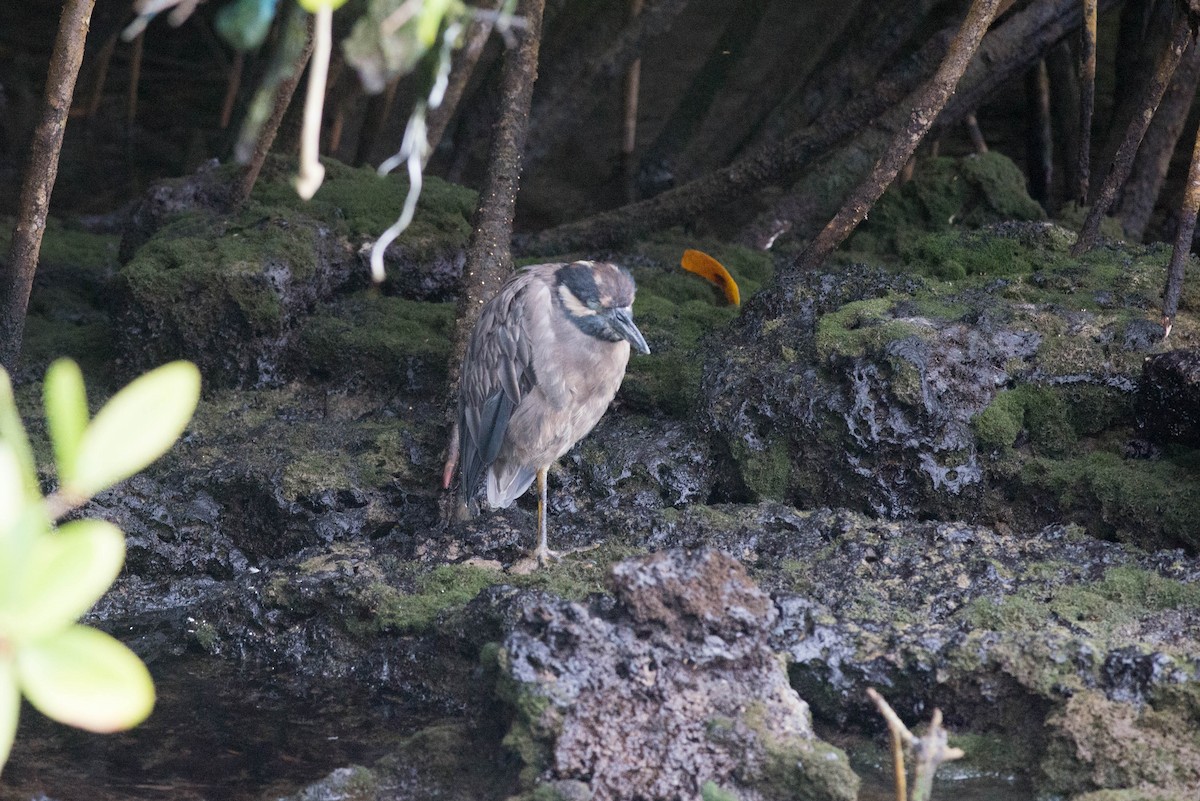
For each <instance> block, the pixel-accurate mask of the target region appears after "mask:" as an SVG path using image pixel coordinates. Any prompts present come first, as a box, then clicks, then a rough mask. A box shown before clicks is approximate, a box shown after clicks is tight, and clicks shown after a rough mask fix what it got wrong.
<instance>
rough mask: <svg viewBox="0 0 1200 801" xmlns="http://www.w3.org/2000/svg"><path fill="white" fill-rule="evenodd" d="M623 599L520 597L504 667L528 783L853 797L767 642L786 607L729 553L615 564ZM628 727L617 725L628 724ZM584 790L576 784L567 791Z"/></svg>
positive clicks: (838, 759) (657, 793) (848, 779)
mask: <svg viewBox="0 0 1200 801" xmlns="http://www.w3.org/2000/svg"><path fill="white" fill-rule="evenodd" d="M612 582H613V591H614V594H615V600H614V601H610V602H607V603H605V602H599V603H597V604H593V605H592V607H591V608H588V607H585V606H583V605H580V604H575V603H568V602H565V601H562V600H560V599H557V598H553V597H551V596H547V595H544V594H541V593H532V594H530V595H528V596H526V597H525V598H524V599H523V600H522V601H521V613H522V614H521V618H520V620H519V622H518V623H517V625H516V628H515V630H514V631H513V632H512V633H511V634H510V635H509V636H508V638H507V639H506V640H505V643H504V654H503V657H502V660H501V663H502V669H503V670H504V673H505V676H506V678H507V680H508V681H509V682H511V687H510V689H509V690H508V693H509V694H510V696H511V699H512V701H513V703H514V705H515V707H516V709H517V711H518V718H517V720H516V722H515V723H514V729H513V732H511V733H510V734H509V738H508V740H509V741H510V742H511V743H514V744H517V743H525V745H526V747H524V748H521V747H520V746H518V750H520V751H521V752H522V756H523V757H524V759H525V761H526V764H527V773H526V776H525V778H526V780H527V781H528V782H533V781H535V780H536V781H537V782H538V783H539V784H542V785H549V786H550V787H551V788H552V789H559V790H561V789H567V786H568V785H569V788H570V789H572V791H575V790H578V791H580V792H583V795H582V796H581V797H587V798H593V799H597V800H598V801H599V800H601V799H617V798H630V797H637V798H644V799H676V798H698V797H699V796H700V794H701V792H702V791H703V790H704V788H705V787H709V788H710V789H711V788H722V789H725V790H726V791H727V792H732V793H734V794H735V795H736V796H737V797H739V798H743V799H771V798H779V799H783V798H792V797H796V796H797V795H798V794H799V795H802V797H806V798H814V799H818V798H819V799H825V798H828V799H852V798H854V797H855V793H856V792H857V785H858V781H857V778H856V777H854V775H853V773H851V772H850V770H849V767H848V766H847V764H846V761H845V756H844V755H842V754H841V752H840V751H838V750H837V749H835V748H832V747H831V746H828V745H825V744H824V743H822V742H821V741H819V740H817V739H816V738H815V737H814V736H813V733H812V727H811V722H810V719H809V714H808V707H807V704H805V703H804V702H803V701H802V700H800V698H799V697H798V696H796V694H795V693H794V692H793V691H792V689H791V687H790V686H789V685H788V683H787V675H786V672H785V671H784V670H783V667H782V665H781V663H780V662H779V661H778V659H777V658H776V657H775V655H774V653H773V652H772V651H771V650H770V649H769V648H768V647H767V643H768V635H769V632H770V628H771V626H772V624H773V623H774V621H775V619H776V617H777V612H776V610H775V607H774V605H773V604H772V602H771V599H770V598H769V597H768V596H767V595H766V594H765V593H763V592H762V591H761V590H759V589H758V588H757V587H756V586H754V584H753V583H752V582H751V581H750V580H749V578H748V577H747V576H746V574H745V571H744V570H743V569H742V567H741V566H740V565H739V564H738V563H737V562H735V561H734V560H732V559H730V558H729V557H727V556H724V555H722V554H720V553H719V552H717V551H712V550H702V551H698V552H693V553H686V552H682V551H671V552H667V553H661V554H656V555H653V556H650V557H645V558H642V559H635V560H630V561H627V562H623V563H621V564H619V565H617V566H616V567H615V568H614V569H613V578H612ZM617 732H620V736H616V733H617ZM571 797H574V796H571Z"/></svg>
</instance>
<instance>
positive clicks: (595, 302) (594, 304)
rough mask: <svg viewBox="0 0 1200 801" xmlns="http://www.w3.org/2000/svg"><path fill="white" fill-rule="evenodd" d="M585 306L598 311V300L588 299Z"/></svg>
mask: <svg viewBox="0 0 1200 801" xmlns="http://www.w3.org/2000/svg"><path fill="white" fill-rule="evenodd" d="M587 307H588V308H589V309H591V310H592V311H600V301H598V300H589V301H588V303H587Z"/></svg>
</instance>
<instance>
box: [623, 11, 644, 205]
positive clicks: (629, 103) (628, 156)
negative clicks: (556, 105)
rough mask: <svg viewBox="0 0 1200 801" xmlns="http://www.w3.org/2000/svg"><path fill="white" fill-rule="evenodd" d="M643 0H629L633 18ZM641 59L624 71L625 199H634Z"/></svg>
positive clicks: (637, 59) (634, 61)
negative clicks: (634, 155)
mask: <svg viewBox="0 0 1200 801" xmlns="http://www.w3.org/2000/svg"><path fill="white" fill-rule="evenodd" d="M643 5H644V2H643V0H630V2H629V16H630V19H635V18H636V17H637V16H638V15H639V14H641V13H642V6H643ZM641 82H642V60H641V59H640V58H635V59H634V60H633V63H631V64H630V65H629V69H627V70H626V71H625V120H624V124H623V126H622V128H621V175H622V178H623V180H624V183H625V199H626V200H627V201H628V202H630V203H632V202H633V201H634V200H635V199H636V194H637V192H636V189H635V187H634V173H635V172H636V167H635V165H634V161H633V153H634V151H635V150H636V149H637V115H638V95H639V93H640V91H641Z"/></svg>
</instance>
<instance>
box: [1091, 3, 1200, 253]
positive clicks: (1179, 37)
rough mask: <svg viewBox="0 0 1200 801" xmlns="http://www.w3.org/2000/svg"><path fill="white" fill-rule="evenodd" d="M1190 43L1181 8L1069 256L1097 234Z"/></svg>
mask: <svg viewBox="0 0 1200 801" xmlns="http://www.w3.org/2000/svg"><path fill="white" fill-rule="evenodd" d="M1191 42H1192V28H1191V22H1190V20H1189V19H1188V14H1187V13H1186V12H1184V11H1182V10H1181V11H1180V12H1179V13H1178V15H1177V17H1176V20H1175V24H1174V27H1173V32H1172V36H1171V44H1170V46H1169V47H1168V48H1167V49H1166V50H1165V51H1164V52H1163V53H1162V55H1161V57H1160V58H1159V62H1158V67H1157V68H1156V69H1155V71H1154V76H1153V78H1152V79H1151V81H1150V85H1149V86H1148V87H1146V92H1145V95H1144V96H1143V99H1142V106H1141V108H1140V109H1139V112H1138V113H1137V114H1135V115H1134V117H1133V120H1132V121H1131V122H1130V123H1129V128H1128V130H1126V132H1125V139H1124V140H1123V141H1122V142H1121V147H1120V149H1118V150H1117V156H1116V159H1115V160H1114V162H1113V165H1112V167H1111V168H1110V169H1109V171H1108V175H1106V176H1105V178H1104V184H1103V186H1101V187H1100V193H1099V195H1098V196H1097V197H1096V202H1095V203H1093V204H1092V208H1091V211H1089V212H1088V216H1087V219H1086V220H1084V222H1083V229H1082V230H1081V231H1080V232H1079V239H1078V240H1077V241H1076V242H1075V245H1074V246H1073V247H1072V248H1071V255H1072V256H1080V255H1082V254H1084V253H1086V252H1087V251H1088V250H1090V249H1091V248H1092V246H1093V245H1095V244H1096V237H1097V236H1098V235H1099V233H1100V221H1101V220H1102V219H1103V218H1104V215H1105V213H1106V212H1107V211H1108V210H1109V208H1111V207H1112V203H1113V199H1114V198H1115V197H1116V194H1117V190H1118V189H1119V188H1120V187H1121V185H1122V184H1124V183H1125V180H1126V179H1127V178H1128V177H1129V172H1130V170H1132V169H1133V157H1134V156H1135V155H1137V149H1138V145H1140V144H1141V142H1142V137H1143V136H1145V134H1146V129H1147V128H1148V127H1150V120H1151V118H1152V117H1153V116H1154V112H1155V109H1157V108H1158V104H1159V102H1160V101H1161V100H1162V96H1163V93H1164V92H1166V90H1167V85H1168V84H1169V83H1170V82H1171V78H1172V76H1173V75H1174V74H1175V68H1176V67H1177V66H1178V65H1179V61H1180V59H1181V58H1182V57H1183V51H1184V50H1185V49H1186V48H1187V47H1188V46H1189V45H1190V44H1191Z"/></svg>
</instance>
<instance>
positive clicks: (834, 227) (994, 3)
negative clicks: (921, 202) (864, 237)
mask: <svg viewBox="0 0 1200 801" xmlns="http://www.w3.org/2000/svg"><path fill="white" fill-rule="evenodd" d="M1000 1H1001V0H974V2H972V3H971V8H970V10H969V11H968V12H967V18H966V19H965V20H963V24H962V27H961V28H960V29H959V31H958V34H957V35H955V37H954V40H953V41H952V42H951V43H950V49H949V51H948V52H947V53H946V57H945V59H943V61H942V63H941V65H940V66H939V67H938V69H937V72H936V73H934V76H933V78H932V79H930V80H929V81H928V82H927V83H926V84H925V85H924V86H922V87H921V89H920V90H919V92H918V96H917V99H916V102H915V103H914V104H913V106H914V107H913V112H912V114H911V116H910V117H909V120H908V124H907V125H906V126H905V127H904V128H903V129H902V130H901V131H899V132H898V133H897V134H896V136H894V137H893V138H892V141H891V143H890V144H889V145H888V147H887V149H886V150H885V151H884V154H883V156H882V157H881V158H880V159H879V161H878V162H877V163H876V164H875V168H874V169H873V170H872V171H871V174H870V175H869V176H867V178H866V180H864V181H863V182H862V183H861V184H859V185H858V188H856V189H855V190H854V191H853V192H852V193H851V194H850V197H849V199H847V201H846V202H845V204H843V206H842V208H841V211H839V212H838V213H837V214H836V215H835V216H834V218H833V219H832V220H830V221H829V222H828V223H827V224H826V226H825V227H824V228H823V229H821V232H820V233H819V234H817V236H816V238H815V239H813V241H812V242H810V243H809V245H808V247H806V248H805V249H804V252H802V253H801V254H800V256H799V257H798V258H797V260H796V265H795V266H796V268H798V269H800V270H811V269H813V268H815V267H817V266H818V265H820V264H822V263H824V261H825V259H826V258H828V256H829V254H830V253H832V252H833V251H834V249H835V248H836V247H837V246H838V245H840V244H841V243H842V242H843V241H844V240H845V239H846V237H848V236H849V235H850V233H851V232H852V231H853V230H854V229H855V228H856V227H857V226H858V224H859V223H860V222H862V221H863V219H864V218H865V217H866V216H867V212H868V211H869V210H870V209H871V206H872V205H874V203H875V201H876V200H878V199H879V196H880V195H882V194H883V192H884V190H885V189H887V188H888V186H890V185H891V183H892V181H893V180H895V178H896V174H897V173H899V172H900V170H901V168H903V167H904V165H905V163H907V162H908V160H909V158H910V157H911V156H912V154H913V151H914V150H916V148H917V145H918V144H920V142H921V140H922V139H923V138H924V136H925V134H926V132H928V130H929V128H930V126H932V125H933V121H934V120H935V119H936V118H937V115H938V113H939V112H941V110H942V108H943V107H944V106H945V105H946V101H947V100H948V99H949V98H950V95H951V94H952V93H953V92H954V88H955V87H956V86H958V81H959V79H960V78H962V74H963V72H965V71H966V69H967V64H969V63H970V61H971V57H972V56H974V55H975V51H976V50H977V49H978V48H979V42H980V41H981V40H982V39H983V35H984V34H985V33H987V29H988V26H990V25H991V24H992V20H993V19H994V18H995V16H996V11H997V9H998V8H999V7H1000Z"/></svg>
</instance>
